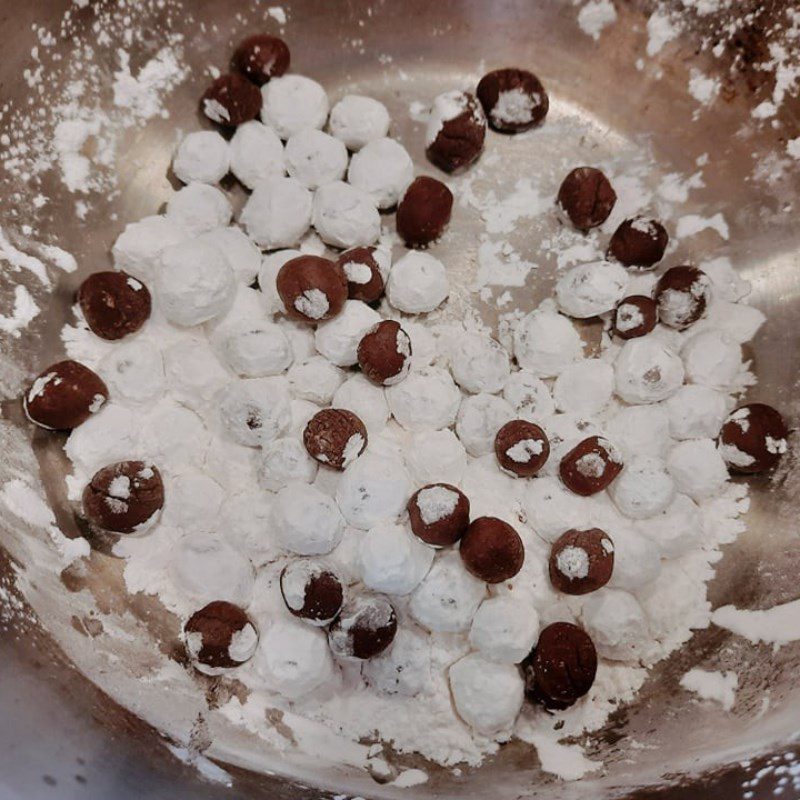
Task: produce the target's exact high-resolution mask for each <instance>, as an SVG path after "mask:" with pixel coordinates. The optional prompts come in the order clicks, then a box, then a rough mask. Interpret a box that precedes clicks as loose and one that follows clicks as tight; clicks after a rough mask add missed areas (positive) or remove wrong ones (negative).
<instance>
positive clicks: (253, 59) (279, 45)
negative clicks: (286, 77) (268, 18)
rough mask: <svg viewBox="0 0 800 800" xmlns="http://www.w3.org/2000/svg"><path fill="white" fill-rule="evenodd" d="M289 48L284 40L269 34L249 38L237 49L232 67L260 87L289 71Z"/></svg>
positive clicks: (259, 34) (258, 34)
mask: <svg viewBox="0 0 800 800" xmlns="http://www.w3.org/2000/svg"><path fill="white" fill-rule="evenodd" d="M290 60H291V59H290V55H289V48H288V47H287V46H286V42H284V41H283V39H279V38H278V37H277V36H270V35H269V34H267V33H257V34H256V35H255V36H248V37H247V39H245V40H244V41H242V42H241V43H240V44H239V46H238V47H237V48H236V50H235V52H234V54H233V60H232V64H231V65H232V67H233V69H235V70H238V71H239V72H241V73H242V74H243V75H245V76H246V77H247V78H249V79H250V80H251V81H252V82H253V83H255V84H257V85H258V86H262V85H263V84H265V83H266V82H267V81H268V80H269V79H270V78H278V77H280V76H281V75H283V74H284V73H285V72H286V71H287V70H288V69H289V62H290Z"/></svg>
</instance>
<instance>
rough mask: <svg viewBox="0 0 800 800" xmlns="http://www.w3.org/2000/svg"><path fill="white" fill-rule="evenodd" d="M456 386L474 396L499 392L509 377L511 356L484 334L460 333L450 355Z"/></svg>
mask: <svg viewBox="0 0 800 800" xmlns="http://www.w3.org/2000/svg"><path fill="white" fill-rule="evenodd" d="M450 371H451V372H452V373H453V378H454V379H455V382H456V383H457V384H458V385H459V386H460V387H461V388H462V389H463V390H464V391H465V392H471V393H472V394H478V393H480V392H488V393H489V394H495V393H496V392H499V391H500V390H501V389H502V388H503V385H504V384H505V382H506V380H507V379H508V376H509V374H510V373H511V367H510V365H509V360H508V353H507V352H506V350H505V348H504V347H503V346H502V345H501V344H500V342H498V341H497V340H496V339H493V338H492V337H491V336H488V335H487V334H483V333H477V332H474V331H465V332H464V333H463V334H462V333H459V334H458V335H457V337H456V341H455V342H454V343H453V347H452V349H451V352H450Z"/></svg>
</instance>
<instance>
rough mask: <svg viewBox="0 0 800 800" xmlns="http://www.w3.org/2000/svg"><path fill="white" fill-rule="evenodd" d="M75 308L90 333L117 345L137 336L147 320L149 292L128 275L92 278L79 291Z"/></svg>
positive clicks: (113, 273) (101, 274)
mask: <svg viewBox="0 0 800 800" xmlns="http://www.w3.org/2000/svg"><path fill="white" fill-rule="evenodd" d="M77 300H78V305H80V307H81V313H82V314H83V318H84V319H85V320H86V324H87V325H88V326H89V328H90V330H91V331H92V333H94V334H96V335H97V336H99V337H100V338H101V339H106V340H108V341H116V340H117V339H121V338H122V337H124V336H128V335H130V334H132V333H136V331H138V330H139V329H140V328H141V327H142V325H144V323H145V322H147V320H148V319H149V318H150V311H151V308H152V299H151V297H150V291H149V290H148V288H147V287H146V286H145V285H144V284H143V283H142V282H141V281H139V280H137V279H136V278H134V277H133V276H132V275H128V273H127V272H121V271H113V270H108V271H104V272H95V273H93V274H91V275H90V276H89V277H88V278H86V280H84V281H83V283H82V284H81V285H80V287H79V288H78V293H77Z"/></svg>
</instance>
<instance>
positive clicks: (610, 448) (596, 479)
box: [559, 436, 623, 497]
mask: <svg viewBox="0 0 800 800" xmlns="http://www.w3.org/2000/svg"><path fill="white" fill-rule="evenodd" d="M622 466H623V464H622V456H621V455H620V454H619V451H618V450H617V448H616V447H614V445H612V444H611V442H609V441H608V439H604V438H603V437H601V436H590V437H589V438H588V439H584V440H583V441H582V442H579V443H578V444H577V445H576V446H575V447H573V448H572V450H570V451H569V453H567V454H566V455H565V456H564V458H562V459H561V465H560V467H559V474H560V475H561V480H562V481H563V482H564V485H565V486H566V487H567V488H568V489H570V490H571V491H573V492H575V494H579V495H581V496H582V497H589V496H590V495H593V494H597V493H598V492H602V491H603V489H605V488H606V487H607V486H608V485H609V484H610V483H611V481H613V480H614V478H616V477H617V475H619V473H620V472H622Z"/></svg>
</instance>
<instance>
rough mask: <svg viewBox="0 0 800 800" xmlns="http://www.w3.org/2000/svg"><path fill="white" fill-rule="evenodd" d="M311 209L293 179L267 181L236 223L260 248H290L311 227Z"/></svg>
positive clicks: (308, 199)
mask: <svg viewBox="0 0 800 800" xmlns="http://www.w3.org/2000/svg"><path fill="white" fill-rule="evenodd" d="M271 85H272V82H270V83H268V84H267V86H271ZM311 207H312V195H311V192H309V191H308V189H306V187H305V186H303V184H302V183H300V181H298V180H297V179H296V178H268V179H267V180H265V181H261V182H260V183H259V184H258V185H257V186H256V188H255V189H254V190H253V194H251V195H250V197H249V199H248V200H247V203H246V204H245V207H244V208H243V209H242V213H241V215H240V216H239V221H240V222H241V223H242V225H244V228H245V230H246V231H247V234H248V236H250V238H251V239H252V240H253V241H254V242H255V243H256V244H257V245H259V246H260V247H264V248H266V249H268V250H274V249H276V248H278V247H293V246H294V245H296V244H298V243H299V242H300V240H301V239H302V238H303V236H305V234H306V231H307V230H308V227H309V225H310V224H311Z"/></svg>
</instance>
